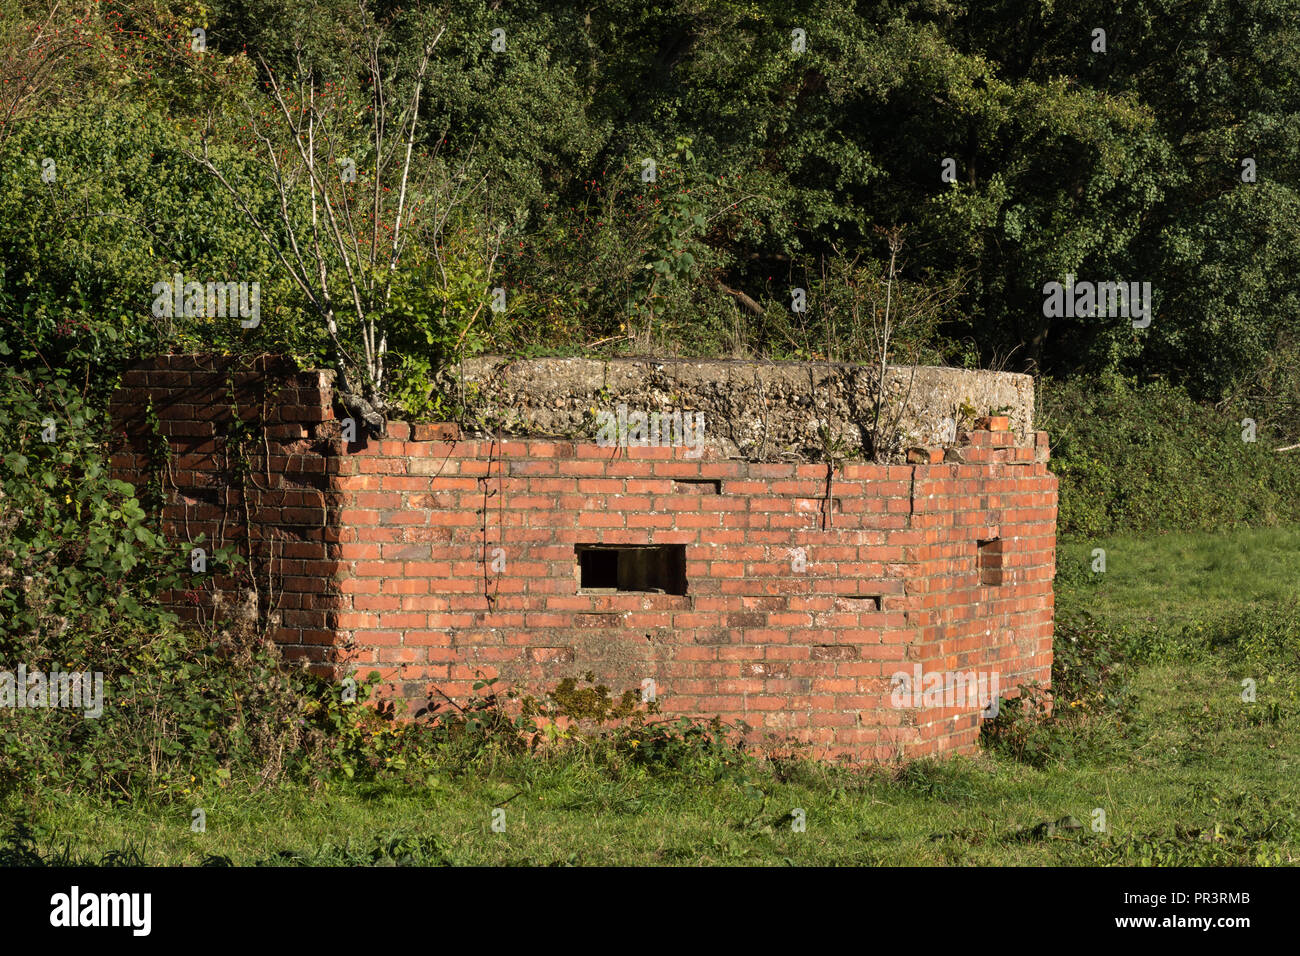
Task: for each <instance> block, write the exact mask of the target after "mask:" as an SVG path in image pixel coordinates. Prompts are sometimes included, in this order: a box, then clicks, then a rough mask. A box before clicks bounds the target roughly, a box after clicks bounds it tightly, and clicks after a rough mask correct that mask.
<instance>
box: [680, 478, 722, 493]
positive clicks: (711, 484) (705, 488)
mask: <svg viewBox="0 0 1300 956" xmlns="http://www.w3.org/2000/svg"><path fill="white" fill-rule="evenodd" d="M673 493H674V494H679V495H682V494H685V495H720V494H722V482H721V481H719V480H718V479H716V478H677V479H674V481H673Z"/></svg>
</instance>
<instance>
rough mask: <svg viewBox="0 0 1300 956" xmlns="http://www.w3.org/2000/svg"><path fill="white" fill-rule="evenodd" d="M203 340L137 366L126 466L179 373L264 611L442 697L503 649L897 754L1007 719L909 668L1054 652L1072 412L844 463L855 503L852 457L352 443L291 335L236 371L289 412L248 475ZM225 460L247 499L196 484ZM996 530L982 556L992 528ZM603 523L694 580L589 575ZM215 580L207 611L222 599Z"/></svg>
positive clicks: (181, 399) (346, 656) (187, 504)
mask: <svg viewBox="0 0 1300 956" xmlns="http://www.w3.org/2000/svg"><path fill="white" fill-rule="evenodd" d="M203 364H204V363H203V362H202V361H200V360H195V359H183V358H177V357H173V358H172V359H171V360H170V362H168V361H167V360H165V359H164V360H159V361H158V362H157V363H154V364H151V365H150V366H148V367H144V368H141V369H138V370H136V371H133V372H132V373H129V375H128V376H127V379H126V380H125V382H124V385H123V390H122V392H120V393H119V396H118V401H117V404H116V406H115V413H116V414H117V415H118V416H119V421H121V422H122V423H123V425H124V426H127V430H128V431H129V432H130V434H131V436H132V443H131V444H130V445H129V446H128V447H125V448H124V449H123V451H122V452H121V453H120V454H118V455H116V456H115V457H114V467H115V468H116V469H117V470H118V473H119V476H120V477H123V478H125V479H126V480H138V479H137V478H136V477H135V476H138V474H139V472H140V469H141V468H142V467H144V466H145V465H146V464H147V459H146V458H144V457H143V455H142V449H141V444H140V443H141V436H142V432H141V430H140V428H139V427H138V421H139V420H141V419H142V417H143V416H142V413H141V405H142V401H143V398H142V396H144V395H145V394H146V393H149V394H152V395H154V401H155V406H156V407H157V408H158V414H159V417H160V418H161V419H162V421H163V425H164V429H163V431H164V434H165V435H166V436H167V437H168V438H169V441H170V442H171V443H172V450H173V455H174V460H173V464H172V469H173V473H174V475H175V476H176V477H175V484H176V489H177V490H175V491H173V492H172V501H171V503H170V504H169V506H168V510H167V517H168V519H169V521H170V522H171V524H172V527H173V528H175V529H177V531H178V532H181V531H183V529H184V524H185V522H186V520H188V522H189V528H190V530H189V532H188V534H190V535H191V540H192V535H193V534H194V533H195V530H194V529H196V528H202V529H205V530H208V532H209V534H210V535H213V534H216V533H221V534H223V535H224V536H225V538H226V539H229V540H236V541H238V542H239V543H240V544H241V545H242V546H243V547H244V549H245V551H247V552H248V553H249V554H250V555H251V556H252V559H253V560H252V566H253V572H254V577H253V579H254V580H257V581H259V585H260V586H259V591H258V594H259V611H260V613H261V614H262V615H263V616H266V615H270V616H271V620H272V622H273V625H274V627H275V628H276V630H275V634H276V637H277V639H278V640H280V641H281V643H282V644H284V645H285V646H286V648H287V649H288V652H289V653H290V654H291V655H293V656H299V657H307V658H309V659H311V660H313V661H316V662H319V663H321V664H322V665H326V664H332V663H346V664H348V665H352V666H355V667H356V668H357V670H358V672H359V673H360V674H363V675H364V674H365V673H367V672H368V671H370V670H372V669H374V670H378V671H379V672H380V673H381V675H382V676H383V678H384V680H385V681H386V682H388V683H389V684H390V685H391V690H392V692H395V693H398V694H401V695H403V696H407V697H409V698H413V699H414V701H416V702H422V701H425V700H427V699H430V698H433V699H437V697H436V695H435V693H434V690H433V688H435V687H436V688H438V689H439V690H441V691H442V692H443V693H446V694H447V695H449V696H451V697H453V698H463V697H465V696H467V695H469V694H470V692H471V685H472V683H473V682H474V680H475V679H476V677H477V676H478V675H479V674H483V675H487V676H499V677H501V678H502V679H503V680H504V682H506V683H509V684H514V685H518V686H521V687H522V688H523V689H526V690H528V691H530V692H532V693H540V692H544V691H547V690H549V689H551V688H553V687H554V686H555V684H556V683H558V681H559V680H560V679H561V678H562V677H566V676H580V675H582V674H584V673H585V672H588V671H591V672H594V673H595V674H596V676H597V678H598V679H599V680H600V681H602V682H603V683H605V684H607V685H608V686H609V687H610V688H611V689H612V690H614V691H615V692H616V693H617V692H621V691H623V690H626V689H631V688H640V687H641V685H642V681H643V680H644V679H645V678H650V679H653V680H654V681H655V685H656V689H657V694H658V698H659V700H660V703H661V705H662V706H663V708H664V711H665V712H667V713H681V714H688V715H696V716H704V717H711V716H714V715H718V716H721V717H722V718H723V719H724V720H729V721H744V722H745V723H747V724H749V725H751V726H752V727H753V728H754V736H755V739H756V740H760V741H761V740H764V739H767V740H771V741H774V742H780V741H784V740H787V739H793V740H797V741H801V742H805V743H809V744H812V745H814V752H816V753H819V754H831V753H835V754H848V755H852V756H856V757H860V758H866V759H887V758H890V757H893V756H897V755H903V756H918V755H922V754H929V753H938V752H948V751H963V750H969V749H971V748H973V746H974V743H975V739H976V737H977V735H978V728H979V721H980V718H979V714H978V710H979V707H978V706H972V705H967V706H951V707H946V708H944V707H933V706H931V707H913V706H905V707H901V708H900V707H896V706H894V701H893V700H891V689H892V687H891V675H893V674H895V673H896V672H899V671H903V672H907V673H911V672H912V671H913V668H914V666H915V665H916V664H920V665H921V667H922V670H923V672H925V673H927V674H928V673H931V672H951V671H963V672H965V671H971V670H976V671H983V672H990V671H996V672H997V673H998V675H999V682H1000V687H1001V691H1002V693H1003V695H1004V696H1006V695H1008V694H1011V693H1014V690H1015V688H1016V687H1017V686H1018V685H1019V684H1021V683H1022V682H1025V681H1029V680H1037V681H1039V682H1041V683H1044V684H1046V683H1047V681H1048V678H1049V676H1050V671H1051V635H1052V577H1053V573H1054V570H1055V566H1054V559H1055V519H1056V479H1055V477H1054V476H1053V475H1051V474H1050V473H1049V472H1048V471H1047V465H1046V460H1047V442H1046V434H1045V433H1042V432H1039V433H1038V434H1037V435H1036V436H1035V440H1034V442H1033V444H1032V445H1027V446H1020V445H1017V444H1016V443H1015V439H1014V436H1013V435H1012V434H1011V433H1010V432H1008V431H991V430H983V431H975V432H973V433H971V434H969V435H968V436H963V438H964V441H963V442H962V443H961V444H960V445H959V446H957V447H954V448H950V449H948V450H947V460H944V461H941V462H939V463H933V464H932V463H926V464H909V465H892V466H880V465H870V464H844V465H841V466H840V467H838V468H837V469H836V470H835V472H834V474H833V476H832V478H831V482H830V488H829V497H830V499H831V501H832V502H833V506H832V509H831V510H830V512H829V513H828V511H827V497H828V469H827V467H826V466H825V465H814V464H800V465H795V464H770V463H749V462H743V461H728V460H716V459H713V458H710V457H709V455H708V453H707V452H706V454H705V455H704V457H702V458H690V457H688V456H687V449H684V448H628V449H617V448H601V447H598V446H596V445H594V444H586V443H574V442H568V441H561V442H555V441H541V440H514V439H507V440H505V441H502V442H494V441H479V440H459V439H458V437H457V436H456V431H455V428H454V427H453V426H415V427H414V429H412V427H411V426H408V425H405V424H401V423H394V424H392V425H391V426H390V431H389V435H388V437H387V438H386V439H382V440H373V439H372V440H370V441H369V442H368V443H366V444H364V445H363V446H361V447H358V446H348V447H346V448H345V447H344V444H343V442H342V441H341V440H340V439H339V438H338V437H337V436H338V434H339V433H338V428H339V425H338V422H337V421H336V420H334V419H335V411H334V410H333V409H331V407H330V405H329V403H328V400H327V398H328V386H327V381H326V380H325V379H323V378H322V377H321V375H320V373H296V374H290V373H289V372H288V371H287V370H286V369H285V368H284V367H283V366H281V365H278V364H276V363H275V362H274V360H269V359H268V360H264V361H263V362H262V363H261V367H260V368H254V369H251V370H249V371H247V372H243V373H239V374H242V375H245V376H247V378H246V379H239V378H238V377H237V378H236V382H235V385H236V392H237V393H239V394H241V395H244V394H246V395H247V396H248V398H246V399H242V400H241V401H240V407H241V414H247V415H249V416H250V418H251V419H256V418H257V416H259V415H261V416H262V418H263V420H264V421H265V423H266V429H265V431H266V436H265V452H264V454H263V458H266V457H268V456H269V462H266V461H264V460H262V459H257V460H255V461H254V465H255V467H253V468H252V469H250V471H249V473H248V475H247V476H246V478H245V480H244V487H243V488H242V490H241V489H238V488H231V487H230V482H229V481H227V480H226V479H225V478H223V477H221V476H220V475H221V464H222V444H223V442H222V440H221V438H220V435H221V434H223V432H222V429H223V428H227V427H229V425H230V424H231V423H233V421H234V417H233V415H230V414H229V413H222V412H220V411H219V410H220V409H221V408H228V407H229V405H230V402H229V399H228V398H220V397H219V396H215V395H214V393H213V389H214V387H215V386H214V383H213V380H212V378H211V377H210V376H212V375H214V374H218V373H215V372H214V371H213V370H212V369H206V370H205V369H203V368H201V367H200V366H202V365H203ZM191 366H194V367H193V368H191ZM280 383H287V384H283V385H282V384H280ZM253 409H256V412H254V411H253ZM244 410H246V411H244ZM992 424H993V426H994V427H997V426H998V425H999V424H1000V422H999V421H998V420H994V421H993V423H992ZM412 432H414V434H413V433H412ZM258 434H259V436H260V434H261V432H260V431H259V432H258ZM418 439H423V440H418ZM245 444H246V445H248V443H247V442H246V443H245ZM939 457H941V455H940V453H938V452H935V453H933V454H920V455H917V458H919V459H922V460H925V461H927V462H928V461H930V460H931V458H939ZM268 465H269V467H267V466H268ZM223 482H224V484H223ZM205 483H206V484H208V485H210V486H212V487H217V488H219V489H220V490H221V493H222V495H223V496H224V497H223V498H222V501H221V504H220V505H213V504H209V503H205V502H203V501H202V500H199V499H198V498H197V497H196V496H195V495H193V494H189V495H188V496H187V497H186V498H182V497H180V495H182V494H183V493H184V492H183V489H184V488H194V487H199V486H203V485H205ZM225 497H233V498H234V499H235V500H236V504H237V506H238V507H236V508H234V509H233V512H234V513H235V514H239V513H242V510H243V505H244V503H245V502H247V504H248V505H249V511H250V514H251V515H252V533H251V534H250V535H249V536H248V537H247V538H242V537H240V535H241V534H242V531H241V530H238V529H236V528H235V527H234V525H237V524H239V522H237V521H233V520H228V521H227V522H226V524H225V525H224V526H222V523H221V514H222V512H223V509H225V510H226V511H227V512H230V511H232V509H231V507H230V506H228V505H227V504H226V502H225ZM209 529H210V530H209ZM994 539H998V540H997V542H996V543H995V544H994V545H992V546H991V547H990V548H989V550H988V556H989V560H990V562H991V566H990V568H989V569H988V570H987V571H986V574H985V578H986V580H987V581H988V583H981V575H980V570H979V566H978V559H977V550H978V544H979V542H981V541H991V540H994ZM582 544H607V545H610V544H621V545H633V544H654V545H663V544H676V545H684V546H685V549H686V552H685V553H686V577H687V581H688V586H687V593H686V594H685V595H684V596H679V595H671V594H643V593H619V594H583V593H579V588H578V572H577V560H576V557H575V546H576V545H582ZM497 548H500V549H502V552H501V553H498V552H495V551H494V549H497ZM796 549H802V551H803V554H804V555H805V558H806V568H805V569H804V570H802V571H799V570H795V567H794V562H793V560H792V559H793V552H794V551H795V550H796ZM495 557H504V561H505V571H504V573H497V572H495V571H494V570H493V569H492V564H493V561H494V558H495ZM999 577H1000V580H1001V583H1000V584H996V583H992V582H994V581H995V580H997V579H998V578H999ZM217 583H218V586H219V588H230V587H233V586H234V582H232V581H230V580H229V579H221V581H219V582H217ZM190 599H191V600H193V597H192V596H191V597H190ZM206 600H207V599H206V597H204V596H200V597H199V604H198V605H197V606H192V608H191V612H190V613H191V614H195V613H207V612H208V610H209V605H206V604H205V603H204V602H205V601H206ZM231 603H232V600H231V599H227V601H226V605H227V606H228V605H229V604H231ZM277 615H278V616H277Z"/></svg>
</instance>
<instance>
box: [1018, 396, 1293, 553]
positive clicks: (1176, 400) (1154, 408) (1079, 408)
mask: <svg viewBox="0 0 1300 956" xmlns="http://www.w3.org/2000/svg"><path fill="white" fill-rule="evenodd" d="M1040 389H1041V402H1042V410H1041V413H1040V416H1039V419H1038V422H1039V426H1038V427H1041V428H1045V429H1046V430H1047V431H1048V433H1049V434H1050V435H1051V439H1052V443H1053V447H1052V464H1051V468H1052V471H1053V472H1055V473H1056V475H1057V477H1058V478H1059V479H1060V513H1059V517H1058V528H1059V530H1060V533H1061V534H1063V535H1087V536H1100V535H1107V534H1113V533H1117V532H1121V531H1123V532H1146V531H1174V530H1195V529H1200V530H1207V529H1210V530H1226V529H1231V528H1243V527H1270V526H1274V525H1278V524H1287V523H1295V522H1297V521H1300V496H1297V495H1296V494H1295V489H1296V488H1297V487H1300V457H1297V455H1296V454H1295V453H1294V452H1292V453H1285V452H1283V453H1278V452H1275V451H1274V449H1275V447H1277V446H1279V445H1280V444H1281V441H1282V440H1283V439H1282V435H1281V434H1279V432H1277V431H1276V430H1275V427H1273V426H1272V423H1270V422H1268V421H1267V420H1266V419H1265V417H1264V410H1266V408H1267V406H1266V405H1265V404H1264V403H1259V404H1254V403H1247V402H1245V401H1237V402H1234V403H1233V404H1232V405H1231V407H1230V408H1227V409H1224V410H1222V411H1220V410H1216V409H1215V408H1213V407H1210V406H1206V405H1202V404H1198V403H1196V402H1195V401H1193V400H1192V399H1191V398H1190V397H1189V396H1188V394H1187V393H1186V391H1184V390H1183V389H1181V388H1179V387H1177V386H1173V385H1170V384H1168V383H1166V382H1163V381H1154V382H1149V383H1146V384H1143V385H1138V384H1136V383H1134V382H1133V381H1131V380H1126V379H1122V378H1119V377H1114V376H1104V377H1099V378H1083V379H1076V380H1072V381H1068V382H1059V381H1053V380H1043V381H1042V382H1041V383H1040ZM1252 416H1254V417H1258V418H1259V421H1258V423H1257V425H1258V427H1257V430H1256V435H1255V441H1253V442H1248V441H1243V437H1242V436H1243V432H1244V430H1245V429H1244V427H1243V425H1242V422H1243V420H1244V419H1246V418H1250V417H1252ZM1277 424H1278V425H1284V424H1286V423H1285V422H1283V421H1279V422H1278V423H1277Z"/></svg>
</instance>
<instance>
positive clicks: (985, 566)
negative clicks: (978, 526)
mask: <svg viewBox="0 0 1300 956" xmlns="http://www.w3.org/2000/svg"><path fill="white" fill-rule="evenodd" d="M975 564H976V567H978V568H979V572H980V584H982V585H984V586H985V587H999V586H1001V584H1002V539H1001V538H990V539H989V540H988V541H980V542H979V544H978V551H977V552H976V559H975Z"/></svg>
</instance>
